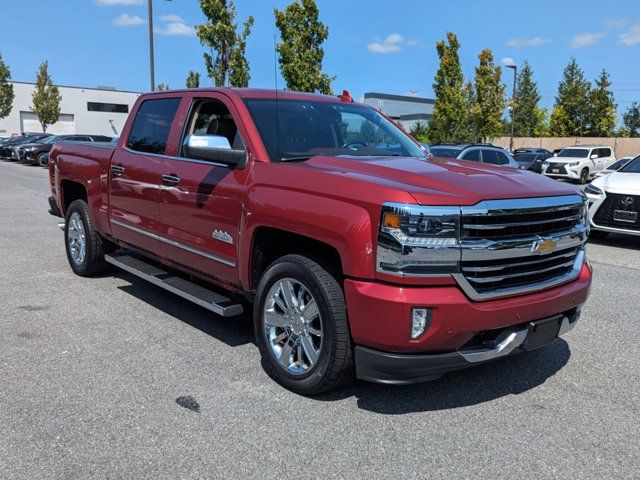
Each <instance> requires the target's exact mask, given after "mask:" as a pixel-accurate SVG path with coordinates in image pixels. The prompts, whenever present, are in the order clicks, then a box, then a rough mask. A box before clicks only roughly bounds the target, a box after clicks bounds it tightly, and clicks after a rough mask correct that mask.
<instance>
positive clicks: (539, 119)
mask: <svg viewBox="0 0 640 480" xmlns="http://www.w3.org/2000/svg"><path fill="white" fill-rule="evenodd" d="M533 118H534V119H535V121H534V123H533V131H532V132H531V133H530V134H529V135H527V136H533V137H548V136H550V135H551V125H550V124H549V111H548V110H547V109H546V108H540V107H538V106H536V107H535V108H534V109H533Z"/></svg>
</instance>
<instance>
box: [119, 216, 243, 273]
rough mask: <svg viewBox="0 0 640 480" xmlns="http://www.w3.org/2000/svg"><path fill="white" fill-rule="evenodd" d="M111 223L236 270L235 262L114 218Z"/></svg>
mask: <svg viewBox="0 0 640 480" xmlns="http://www.w3.org/2000/svg"><path fill="white" fill-rule="evenodd" d="M110 221H111V223H113V224H114V225H118V226H120V227H123V228H127V229H129V230H131V231H133V232H136V233H139V234H140V235H144V236H146V237H149V238H153V239H154V240H158V241H160V242H162V243H166V244H167V245H171V246H172V247H176V248H180V249H182V250H185V251H187V252H190V253H194V254H196V255H200V256H201V257H205V258H208V259H209V260H213V261H214V262H218V263H221V264H223V265H226V266H228V267H232V268H235V266H236V262H234V261H233V260H228V259H226V258H222V257H218V256H216V255H212V254H211V253H207V252H203V251H202V250H198V249H197V248H193V247H190V246H188V245H185V244H184V243H180V242H176V241H175V240H171V239H169V238H166V237H163V236H161V235H158V234H155V233H151V232H148V231H147V230H143V229H141V228H138V227H134V226H133V225H129V224H128V223H124V222H121V221H119V220H116V219H114V218H112V219H111V220H110Z"/></svg>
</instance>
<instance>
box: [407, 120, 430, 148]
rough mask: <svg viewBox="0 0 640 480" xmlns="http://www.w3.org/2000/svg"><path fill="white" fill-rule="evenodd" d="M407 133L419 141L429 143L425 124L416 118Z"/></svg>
mask: <svg viewBox="0 0 640 480" xmlns="http://www.w3.org/2000/svg"><path fill="white" fill-rule="evenodd" d="M409 133H410V134H411V136H412V137H413V138H415V139H416V140H417V141H419V142H424V143H429V129H428V128H427V125H425V124H424V123H422V122H421V121H420V120H418V121H417V122H416V123H414V124H413V126H412V127H411V129H410V130H409Z"/></svg>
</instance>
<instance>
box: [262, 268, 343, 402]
mask: <svg viewBox="0 0 640 480" xmlns="http://www.w3.org/2000/svg"><path fill="white" fill-rule="evenodd" d="M292 257H293V256H289V257H283V258H282V259H281V260H279V261H276V262H275V263H273V264H272V265H271V266H270V267H269V268H268V269H267V270H266V271H265V273H264V275H263V276H262V279H261V281H260V284H259V286H258V289H257V292H256V299H257V302H256V303H255V305H254V315H253V321H254V332H255V337H256V343H257V345H258V348H259V350H260V353H261V354H262V358H263V360H264V362H263V364H264V367H265V370H266V371H267V373H268V374H269V376H271V377H272V378H274V379H275V380H276V381H277V382H279V383H280V384H282V385H284V386H285V387H286V388H288V389H290V390H293V391H296V392H298V393H303V394H304V393H310V392H313V391H314V390H315V389H317V388H318V386H319V385H321V384H322V383H323V381H324V378H325V376H326V374H327V371H328V370H329V369H330V367H331V365H330V364H331V362H332V360H333V356H334V355H333V354H334V352H333V350H334V347H335V334H336V332H335V319H334V314H333V313H332V309H331V306H330V305H329V302H330V299H329V298H328V295H327V293H326V292H325V288H324V287H323V286H322V285H320V283H319V282H318V279H317V278H316V276H315V275H314V274H313V273H311V272H309V271H308V270H307V269H306V268H305V266H304V265H303V264H301V263H300V262H297V261H296V259H295V258H292ZM283 278H293V279H294V280H297V281H299V282H300V283H302V284H303V285H304V286H305V287H306V288H307V289H308V290H309V292H311V294H312V295H313V297H314V299H315V301H316V302H317V304H318V311H319V312H320V320H321V322H322V344H321V349H320V356H319V358H318V361H317V362H316V364H315V365H314V366H313V367H312V368H311V369H310V371H309V372H307V373H305V374H300V375H296V374H293V373H290V372H287V371H286V370H285V369H283V368H282V367H281V366H280V365H279V363H278V361H277V359H276V358H275V355H274V354H273V351H272V350H271V347H270V346H269V344H268V340H267V338H266V335H265V332H264V326H263V318H262V312H263V310H264V304H265V302H266V300H267V294H268V293H269V290H270V289H271V287H272V286H273V285H274V284H275V283H276V282H277V281H279V280H281V279H283Z"/></svg>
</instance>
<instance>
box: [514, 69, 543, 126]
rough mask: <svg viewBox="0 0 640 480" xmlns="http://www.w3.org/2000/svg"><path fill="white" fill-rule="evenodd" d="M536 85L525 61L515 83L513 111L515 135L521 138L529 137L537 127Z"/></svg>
mask: <svg viewBox="0 0 640 480" xmlns="http://www.w3.org/2000/svg"><path fill="white" fill-rule="evenodd" d="M540 98H541V97H540V93H539V92H538V85H537V84H536V82H535V81H534V80H533V69H532V68H531V65H529V62H527V61H525V62H524V63H523V64H522V67H521V68H520V75H519V76H518V81H517V83H516V98H515V105H513V106H512V108H514V111H513V127H514V130H515V133H516V135H518V136H521V137H531V136H533V135H535V133H534V131H535V130H536V128H537V127H538V125H537V122H538V120H539V118H538V117H537V116H536V112H539V109H538V102H540Z"/></svg>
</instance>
